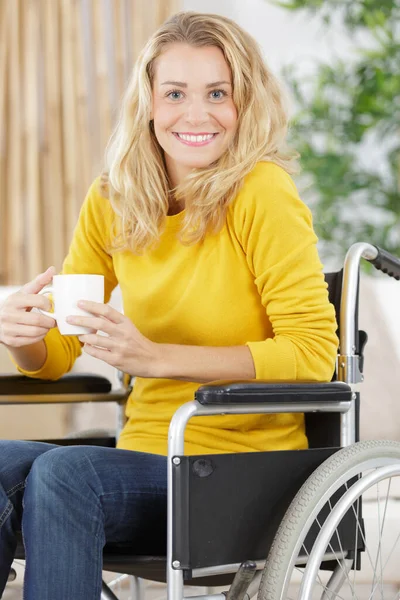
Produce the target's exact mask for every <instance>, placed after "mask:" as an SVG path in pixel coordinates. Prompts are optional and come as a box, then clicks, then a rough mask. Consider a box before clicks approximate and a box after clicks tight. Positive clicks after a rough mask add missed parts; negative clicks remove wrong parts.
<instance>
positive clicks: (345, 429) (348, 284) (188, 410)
mask: <svg viewBox="0 0 400 600" xmlns="http://www.w3.org/2000/svg"><path fill="white" fill-rule="evenodd" d="M361 258H364V259H366V260H368V261H370V262H371V263H372V264H373V265H374V266H375V267H376V268H377V269H380V270H382V271H384V272H385V273H387V274H389V275H390V276H392V277H395V278H396V279H400V260H399V259H397V258H395V257H393V256H392V255H390V254H388V253H386V252H385V251H384V250H381V249H379V248H376V247H375V246H373V245H371V244H369V243H363V242H360V243H356V244H353V245H352V246H351V247H350V249H349V250H348V252H347V254H346V258H345V261H344V270H343V282H342V291H341V310H340V354H339V355H338V357H337V365H336V375H337V382H334V383H330V384H318V385H320V386H324V385H327V386H332V385H333V386H335V385H336V384H338V386H341V385H343V383H345V384H347V385H348V386H349V388H350V390H351V399H349V400H346V401H329V400H326V401H321V400H318V401H315V400H314V401H309V402H301V403H300V402H298V401H295V400H293V401H291V402H286V401H285V402H284V403H282V402H274V401H271V402H260V403H258V402H257V403H256V402H254V403H249V402H246V403H243V404H238V403H235V404H233V403H231V404H229V403H225V402H223V403H221V404H218V405H214V406H212V405H203V404H201V402H199V401H198V400H196V399H195V400H194V401H190V402H188V403H186V404H184V405H183V406H181V407H180V408H179V409H178V410H177V411H176V413H175V414H174V416H173V417H172V420H171V423H170V427H169V433H168V457H167V460H168V499H167V504H168V508H167V513H168V517H167V518H168V522H167V564H166V571H167V573H166V574H167V594H168V600H181V599H182V598H184V578H183V570H184V569H183V567H182V566H181V564H180V563H179V561H177V560H176V558H175V556H174V546H173V530H174V528H173V521H174V476H173V470H174V468H176V466H177V465H178V464H179V462H180V460H181V459H180V457H181V456H183V455H184V433H185V428H186V425H187V423H188V421H189V420H190V419H191V418H192V417H196V416H206V415H216V414H260V413H264V414H267V413H294V412H298V413H312V412H319V413H339V414H340V447H346V446H349V445H351V444H353V443H354V442H355V441H356V399H357V386H358V384H359V383H361V382H362V381H363V375H362V372H361V371H362V369H361V368H360V358H361V357H360V354H361V353H360V354H357V350H358V349H357V344H356V339H355V334H356V326H355V323H356V315H357V310H358V281H359V267H360V261H361ZM18 377H19V376H11V378H10V379H13V378H14V379H16V378H18ZM81 379H82V377H81ZM93 379H96V378H93ZM119 380H120V383H121V387H120V388H119V389H118V390H114V391H110V390H111V385H110V386H109V388H108V390H104V386H103V388H102V389H100V388H99V390H96V389H95V385H94V387H92V388H91V387H90V386H88V387H84V388H83V393H82V389H80V390H79V391H78V392H77V391H76V385H75V387H74V385H73V384H72V385H70V386H68V383H67V384H66V385H64V389H63V390H60V382H40V383H41V384H43V383H45V384H46V387H47V388H48V390H49V392H47V391H46V392H45V394H46V403H60V402H63V403H64V402H72V403H74V402H80V403H81V402H86V401H96V402H112V401H115V402H116V403H117V423H116V437H117V438H118V436H119V434H120V432H121V430H122V428H123V426H124V423H125V414H124V407H125V402H126V399H127V397H128V396H129V393H130V391H131V387H130V385H129V383H127V380H126V376H125V375H124V374H122V373H120V374H119ZM32 383H34V382H32ZM216 383H217V384H218V383H223V382H216ZM11 384H12V382H11ZM47 384H48V385H47ZM53 385H54V388H53V387H52V386H53ZM254 385H257V381H255V382H254ZM309 385H313V384H309ZM22 387H23V386H22ZM34 387H35V386H32V388H31V389H30V390H29V391H28V390H24V389H21V391H20V393H19V394H15V392H14V393H13V392H11V393H7V392H3V391H2V392H1V393H0V405H1V404H26V403H33V404H35V403H43V392H41V391H40V392H39V393H38V392H37V391H36V390H35V389H33V388H34ZM10 389H12V385H11V386H10ZM24 393H25V394H27V395H24ZM4 397H6V399H5V400H3V398H4ZM293 397H294V392H293ZM49 441H50V440H49ZM58 441H59V440H58ZM80 441H81V440H79V442H80ZM55 442H56V443H57V441H55ZM76 442H78V440H75V443H76ZM328 558H329V557H328ZM254 566H255V568H256V569H257V570H261V569H262V568H263V562H262V561H260V562H259V563H258V564H256V565H254ZM235 572H238V573H242V574H243V567H242V568H241V565H240V563H234V564H222V565H218V566H211V567H204V568H197V569H196V568H195V569H193V570H192V575H193V579H195V578H200V577H207V576H213V575H219V574H225V573H235ZM133 577H134V579H135V580H136V581H135V583H136V587H137V589H139V586H138V585H137V582H138V580H137V578H136V576H133ZM259 577H260V574H259V576H258V577H256V578H255V579H254V580H253V582H252V583H250V587H249V590H248V592H247V597H250V598H251V596H252V595H253V594H254V593H255V592H256V586H257V580H258V582H259ZM234 586H235V581H234V582H233V584H232V587H231V591H230V592H228V600H231V596H232V588H233V587H234ZM244 593H245V592H244ZM225 597H226V596H225V595H224V594H214V595H205V596H201V598H209V599H210V600H225ZM101 598H102V599H104V600H107V599H108V600H112V599H114V600H115V599H116V596H115V595H114V594H113V592H112V591H111V590H110V589H109V588H108V586H106V584H103V591H102V595H101ZM195 598H200V596H199V597H195Z"/></svg>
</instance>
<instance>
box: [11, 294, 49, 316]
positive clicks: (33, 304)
mask: <svg viewBox="0 0 400 600" xmlns="http://www.w3.org/2000/svg"><path fill="white" fill-rule="evenodd" d="M13 305H14V308H16V309H32V308H40V309H42V310H46V311H47V312H49V311H50V310H51V307H52V305H51V301H50V300H49V298H48V297H47V296H45V295H44V294H22V293H19V294H16V295H15V297H14V298H13Z"/></svg>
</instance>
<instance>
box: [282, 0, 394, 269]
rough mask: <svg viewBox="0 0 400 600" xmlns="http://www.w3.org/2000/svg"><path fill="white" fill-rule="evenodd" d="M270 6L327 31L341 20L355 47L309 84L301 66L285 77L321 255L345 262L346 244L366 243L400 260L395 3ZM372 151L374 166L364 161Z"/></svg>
mask: <svg viewBox="0 0 400 600" xmlns="http://www.w3.org/2000/svg"><path fill="white" fill-rule="evenodd" d="M275 4H279V5H280V6H282V7H285V8H286V9H288V10H291V11H297V10H304V11H309V12H311V13H314V14H319V15H320V16H321V17H322V19H323V21H324V22H325V24H326V25H328V26H329V24H330V23H331V22H332V21H333V20H335V22H336V23H337V22H338V19H339V20H340V22H341V23H342V24H343V26H344V31H346V32H347V34H348V35H350V36H351V37H352V40H353V41H354V42H355V43H354V46H355V52H354V56H353V57H352V58H351V60H347V61H344V60H339V59H337V60H335V61H334V62H333V63H330V64H329V65H328V64H316V65H315V71H314V73H313V75H312V78H311V77H310V78H308V79H307V78H303V79H301V80H300V79H299V77H298V76H297V75H296V69H297V67H298V65H291V66H288V67H286V68H285V69H284V73H283V74H284V77H285V79H286V81H287V82H288V83H289V86H290V88H291V90H292V92H293V94H294V98H295V102H296V104H297V108H298V111H297V113H296V115H295V117H294V120H293V124H292V129H291V132H290V136H291V142H292V144H293V145H294V146H295V147H296V148H297V149H298V150H299V152H300V154H301V166H302V174H301V175H300V178H299V185H300V188H301V189H302V195H303V197H304V199H305V200H306V201H307V202H308V203H309V204H310V205H311V206H312V210H313V214H314V222H315V228H316V231H317V234H318V235H319V237H320V240H321V249H322V254H323V255H325V256H326V255H327V254H330V255H331V256H334V255H338V256H340V258H341V259H342V258H343V254H344V252H345V250H346V248H348V246H349V245H350V244H351V243H353V242H355V241H368V242H371V243H373V244H377V245H380V246H382V247H384V248H386V249H387V250H389V251H390V252H393V253H394V254H397V255H398V256H400V135H399V134H400V0H282V1H281V2H275ZM360 33H362V34H363V39H364V40H365V38H366V37H367V39H368V45H367V47H365V45H363V46H362V45H361V44H360V45H359V46H358V41H357V40H358V39H359V38H360V37H361V36H360V35H359V34H360ZM371 149H372V151H373V152H374V155H375V154H376V156H377V158H376V160H374V161H373V164H372V166H371V159H370V160H369V164H366V163H368V160H367V161H366V160H364V159H365V156H363V154H365V153H369V152H371ZM370 158H371V157H370Z"/></svg>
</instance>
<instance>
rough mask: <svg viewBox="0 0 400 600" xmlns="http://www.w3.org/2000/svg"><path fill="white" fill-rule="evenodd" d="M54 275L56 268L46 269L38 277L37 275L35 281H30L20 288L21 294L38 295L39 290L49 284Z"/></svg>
mask: <svg viewBox="0 0 400 600" xmlns="http://www.w3.org/2000/svg"><path fill="white" fill-rule="evenodd" d="M55 274H56V268H55V267H53V266H51V267H49V268H48V269H46V271H44V273H40V274H39V275H37V277H35V279H32V281H29V282H28V283H26V284H25V285H24V286H23V287H22V288H21V290H20V291H21V293H22V294H38V293H39V292H40V290H42V289H43V288H44V286H45V285H48V284H49V283H50V282H51V280H52V279H53V276H54V275H55Z"/></svg>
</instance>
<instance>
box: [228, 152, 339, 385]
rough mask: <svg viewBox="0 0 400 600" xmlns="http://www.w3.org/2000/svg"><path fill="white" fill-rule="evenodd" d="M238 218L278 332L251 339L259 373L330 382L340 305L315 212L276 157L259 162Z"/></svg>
mask: <svg viewBox="0 0 400 600" xmlns="http://www.w3.org/2000/svg"><path fill="white" fill-rule="evenodd" d="M240 196H241V198H240ZM233 219H234V227H235V230H236V233H237V236H238V239H239V241H240V243H241V245H242V248H243V250H244V252H245V254H246V259H247V262H248V265H249V268H250V270H251V272H252V273H253V275H254V281H255V285H256V286H257V289H258V292H259V294H260V297H261V301H262V304H263V306H264V307H265V310H266V313H267V315H268V318H269V320H270V322H271V325H272V329H273V334H274V335H273V337H272V338H268V339H264V340H249V341H248V342H247V344H246V345H247V346H248V348H249V349H250V352H251V354H252V357H253V360H254V365H255V370H256V378H257V379H266V380H269V381H295V380H302V381H330V380H331V378H332V375H333V372H334V367H335V359H336V354H337V348H338V339H337V336H336V333H335V332H336V328H337V325H336V319H335V311H334V307H333V306H332V304H330V302H329V299H328V292H327V284H326V282H325V279H324V275H323V271H322V264H321V262H320V260H319V256H318V252H317V248H316V243H317V237H316V235H315V233H314V230H313V225H312V217H311V212H310V210H309V209H308V207H307V206H306V205H305V204H304V203H303V202H302V201H301V200H300V198H299V196H298V193H297V190H296V187H295V184H294V182H293V180H292V179H291V177H290V176H289V175H288V174H287V173H286V172H285V171H284V170H283V169H282V168H281V167H279V166H277V165H275V164H273V163H267V162H264V163H259V164H258V165H257V167H256V168H255V170H254V171H253V172H252V173H251V174H250V175H249V176H248V178H247V181H245V185H244V187H243V188H242V191H241V192H240V195H239V196H238V197H237V199H236V201H235V203H234V210H233Z"/></svg>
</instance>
